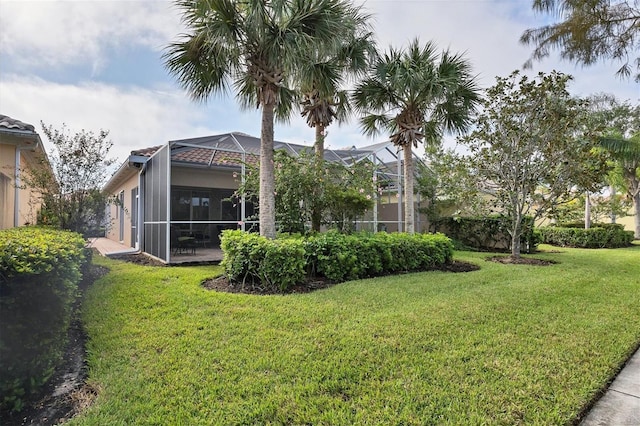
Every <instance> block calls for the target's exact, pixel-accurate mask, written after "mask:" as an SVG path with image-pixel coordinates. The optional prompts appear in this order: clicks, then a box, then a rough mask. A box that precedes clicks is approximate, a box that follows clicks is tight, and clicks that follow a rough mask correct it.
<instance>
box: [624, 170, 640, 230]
mask: <svg viewBox="0 0 640 426" xmlns="http://www.w3.org/2000/svg"><path fill="white" fill-rule="evenodd" d="M634 165H635V166H636V167H633V168H630V169H627V170H626V171H625V177H626V179H627V182H628V184H629V188H628V191H629V195H631V199H632V200H633V209H634V210H635V221H634V222H635V229H634V232H633V237H634V238H635V239H636V240H640V179H639V178H638V177H636V174H635V170H636V168H637V165H636V164H634Z"/></svg>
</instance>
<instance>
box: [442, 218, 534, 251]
mask: <svg viewBox="0 0 640 426" xmlns="http://www.w3.org/2000/svg"><path fill="white" fill-rule="evenodd" d="M522 222H523V223H522V226H523V228H524V231H523V233H522V237H521V238H520V247H521V251H522V252H524V253H531V252H533V251H535V249H536V246H537V245H538V244H539V243H540V236H539V235H538V234H537V232H536V231H535V229H534V226H533V219H532V218H530V217H526V218H524V219H523V221H522ZM431 226H432V228H433V229H434V230H436V231H438V232H442V233H444V234H445V235H447V236H448V237H449V238H451V239H453V240H455V241H456V242H457V244H458V245H459V246H461V247H470V248H473V249H476V250H488V251H508V250H511V235H509V229H510V228H511V219H509V218H508V217H505V216H486V217H442V218H439V219H436V220H434V221H433V223H432V224H431Z"/></svg>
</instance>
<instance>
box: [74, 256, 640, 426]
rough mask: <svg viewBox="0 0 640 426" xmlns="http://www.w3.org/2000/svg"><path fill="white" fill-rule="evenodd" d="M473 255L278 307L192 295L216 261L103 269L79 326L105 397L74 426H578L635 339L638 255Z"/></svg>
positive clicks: (638, 333) (278, 299) (280, 300)
mask: <svg viewBox="0 0 640 426" xmlns="http://www.w3.org/2000/svg"><path fill="white" fill-rule="evenodd" d="M543 248H545V249H547V250H551V247H549V246H543ZM485 257H487V254H482V253H471V252H458V253H457V255H456V259H457V260H463V261H468V262H474V263H477V264H479V265H481V267H482V269H481V270H480V271H475V272H470V273H464V274H451V273H443V272H427V273H417V274H408V275H402V276H392V277H383V278H375V279H370V280H362V281H354V282H348V283H343V284H339V285H337V286H334V287H332V288H329V289H326V290H322V291H317V292H315V293H310V294H304V295H286V296H252V295H241V294H226V293H216V292H212V291H207V290H204V289H203V288H202V287H201V286H200V282H201V281H202V280H203V279H205V278H207V277H211V276H213V275H216V274H219V273H220V272H221V270H220V269H219V268H217V267H211V266H201V267H179V268H178V267H171V268H153V267H143V266H138V265H133V264H126V263H122V262H117V261H111V260H107V259H98V260H97V261H98V262H100V263H101V264H105V265H107V266H108V267H110V268H111V272H110V273H109V274H108V275H107V276H106V277H104V278H103V279H101V280H100V281H99V282H97V283H96V284H95V285H94V286H93V287H92V288H91V289H90V291H89V294H88V295H87V299H86V303H85V320H86V324H87V329H88V333H89V336H90V342H89V347H88V352H89V368H90V370H89V380H90V382H91V383H90V384H91V385H92V386H94V387H95V388H96V389H100V390H101V391H100V394H99V395H98V397H97V399H96V402H95V404H94V405H93V406H92V407H91V408H89V409H88V410H87V411H86V412H85V413H84V414H82V415H80V416H79V417H77V418H75V419H74V420H72V421H71V422H70V424H72V425H104V424H109V425H128V424H176V425H206V424H331V425H339V424H345V425H346V424H465V425H467V424H566V423H571V422H573V421H575V420H576V419H577V417H578V416H579V415H580V413H581V411H582V410H583V409H584V408H585V407H587V406H588V405H589V403H590V401H591V400H592V399H593V398H594V396H596V395H597V394H598V392H599V391H600V389H601V388H602V387H603V386H604V385H605V384H606V383H607V382H608V381H609V380H610V379H611V378H612V376H613V375H615V373H616V372H617V370H618V369H619V368H620V365H621V363H623V362H624V361H625V360H626V358H627V357H628V356H629V355H630V354H631V353H632V351H633V350H634V349H635V348H636V347H637V346H638V343H639V342H640V246H638V245H636V246H634V247H632V248H627V249H616V250H580V249H561V252H560V253H550V252H549V253H539V254H537V255H536V257H539V258H545V259H551V260H555V261H558V262H559V263H558V264H556V265H553V266H547V267H540V266H523V265H503V264H496V263H492V262H485V261H484V258H485Z"/></svg>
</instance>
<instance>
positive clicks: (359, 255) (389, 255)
mask: <svg viewBox="0 0 640 426" xmlns="http://www.w3.org/2000/svg"><path fill="white" fill-rule="evenodd" d="M221 246H222V250H223V251H224V260H223V261H222V266H223V267H224V269H225V273H226V274H227V277H228V278H229V279H230V280H231V281H233V282H236V283H239V284H241V285H243V286H250V287H259V288H263V289H268V290H271V291H286V290H287V289H289V288H290V287H292V286H294V285H296V284H299V283H301V282H303V280H304V279H305V278H307V277H309V278H312V277H314V276H321V277H326V278H328V279H330V280H332V281H335V282H340V281H345V280H354V279H359V278H365V277H372V276H378V275H384V274H389V273H398V272H408V271H421V270H427V269H429V268H433V267H434V266H437V265H441V264H444V263H447V262H449V261H451V258H452V256H453V244H452V243H451V240H449V239H448V238H447V237H445V236H444V235H441V234H415V235H409V234H401V233H398V234H387V233H385V232H380V233H377V234H367V233H358V234H353V235H345V234H340V233H338V232H335V231H334V232H326V233H323V234H318V235H312V236H308V237H305V238H302V237H299V236H281V237H279V238H278V239H276V240H268V239H266V238H263V237H260V236H258V235H256V234H251V233H246V232H242V231H232V230H229V231H225V232H224V233H223V234H222V244H221Z"/></svg>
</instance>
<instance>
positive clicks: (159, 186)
mask: <svg viewBox="0 0 640 426" xmlns="http://www.w3.org/2000/svg"><path fill="white" fill-rule="evenodd" d="M143 179H144V189H145V191H144V251H145V252H147V253H149V254H151V255H153V256H156V257H158V258H160V259H162V260H164V261H168V260H169V259H167V251H168V250H167V228H168V223H167V200H168V196H169V194H168V193H167V191H168V188H169V147H168V145H165V146H163V147H162V148H161V149H159V150H158V151H157V152H156V154H155V155H154V156H153V157H151V158H150V159H149V161H147V164H146V172H145V174H144V175H143Z"/></svg>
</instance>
